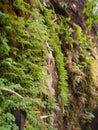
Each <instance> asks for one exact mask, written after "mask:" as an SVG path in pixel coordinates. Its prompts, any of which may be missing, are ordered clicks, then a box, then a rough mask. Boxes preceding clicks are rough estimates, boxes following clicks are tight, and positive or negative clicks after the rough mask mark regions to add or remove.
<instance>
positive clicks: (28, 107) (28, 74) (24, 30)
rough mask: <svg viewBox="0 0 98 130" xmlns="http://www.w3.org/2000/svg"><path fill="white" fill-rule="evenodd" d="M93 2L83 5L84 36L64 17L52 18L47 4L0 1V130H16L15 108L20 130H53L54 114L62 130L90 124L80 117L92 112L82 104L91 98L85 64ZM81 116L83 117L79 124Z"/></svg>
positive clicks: (90, 59) (89, 55)
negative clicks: (20, 114) (51, 68)
mask: <svg viewBox="0 0 98 130" xmlns="http://www.w3.org/2000/svg"><path fill="white" fill-rule="evenodd" d="M96 3H97V2H94V1H90V2H89V1H88V2H87V4H86V6H85V9H84V13H85V15H86V16H87V18H86V22H85V21H84V22H85V23H86V24H87V25H86V26H87V31H86V32H85V31H84V30H83V29H82V27H81V26H79V25H78V24H76V23H74V22H72V20H71V17H70V16H66V17H65V16H63V15H59V14H58V13H56V10H55V8H54V7H53V5H52V3H51V0H50V1H49V0H45V1H43V0H30V1H27V2H26V0H25V1H24V0H21V1H20V0H15V1H14V2H11V1H10V0H7V1H5V2H4V1H1V2H0V19H1V20H0V103H1V106H0V129H1V130H6V129H7V130H11V129H13V130H18V126H16V124H15V117H14V113H15V111H16V110H17V109H21V110H25V111H26V113H27V121H26V125H25V130H33V129H34V130H55V129H57V128H55V125H54V117H53V116H52V114H53V113H54V111H55V110H59V109H61V114H62V119H63V120H64V121H65V122H66V123H65V125H66V126H67V127H68V130H70V129H72V127H74V126H76V127H80V124H82V125H81V127H82V129H83V130H84V129H85V128H84V126H85V124H86V123H88V124H90V121H91V120H90V119H91V118H89V115H88V114H86V112H89V113H90V112H91V110H92V108H91V107H92V104H89V105H88V104H87V102H91V101H92V100H93V99H94V98H93V96H92V95H91V98H89V95H90V94H92V93H91V89H92V85H93V82H94V79H93V75H92V74H91V73H92V72H91V65H92V64H93V63H94V60H95V57H94V53H93V50H94V47H95V43H94V42H93V36H92V37H91V36H90V35H91V34H90V33H91V31H92V26H93V24H94V22H95V23H97V22H98V12H97V10H96ZM48 6H49V7H48ZM60 6H63V5H61V3H60ZM62 8H63V7H62ZM96 34H97V32H96ZM46 42H48V44H49V47H50V49H51V52H52V55H53V57H54V59H55V70H56V71H57V76H58V78H57V84H56V86H55V92H56V95H55V96H53V95H51V94H50V92H49V91H48V89H47V85H46V81H47V79H48V76H47V77H46V75H45V72H46V71H47V70H48V65H47V59H48V54H49V51H48V48H47V44H46ZM72 98H73V99H72ZM73 100H75V101H73ZM58 104H60V108H59V109H58ZM87 105H88V107H87ZM77 110H78V111H77ZM83 114H85V115H86V116H87V119H86V121H85V123H84V120H83V119H84V116H83ZM44 116H46V117H45V118H43V117H44ZM70 116H72V119H69V118H70ZM81 118H82V120H81V121H80V122H79V120H80V119H81ZM78 119H79V120H78ZM79 123H80V124H79ZM69 124H70V125H69ZM62 125H63V124H62ZM66 126H63V127H66ZM88 128H89V126H87V127H86V129H88ZM88 130H90V129H88Z"/></svg>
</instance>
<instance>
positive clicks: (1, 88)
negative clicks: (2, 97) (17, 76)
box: [0, 87, 24, 99]
mask: <svg viewBox="0 0 98 130" xmlns="http://www.w3.org/2000/svg"><path fill="white" fill-rule="evenodd" d="M0 90H3V91H8V92H10V93H13V94H15V95H17V96H18V97H20V98H22V99H24V97H22V96H21V95H20V94H18V93H17V92H15V91H14V90H11V89H9V88H5V87H0Z"/></svg>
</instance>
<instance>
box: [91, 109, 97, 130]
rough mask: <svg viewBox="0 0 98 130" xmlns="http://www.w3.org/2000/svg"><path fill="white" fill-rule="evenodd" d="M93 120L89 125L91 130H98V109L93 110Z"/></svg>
mask: <svg viewBox="0 0 98 130" xmlns="http://www.w3.org/2000/svg"><path fill="white" fill-rule="evenodd" d="M94 116H95V117H94V118H93V120H92V123H91V127H92V130H98V107H97V108H96V109H95V110H94Z"/></svg>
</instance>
